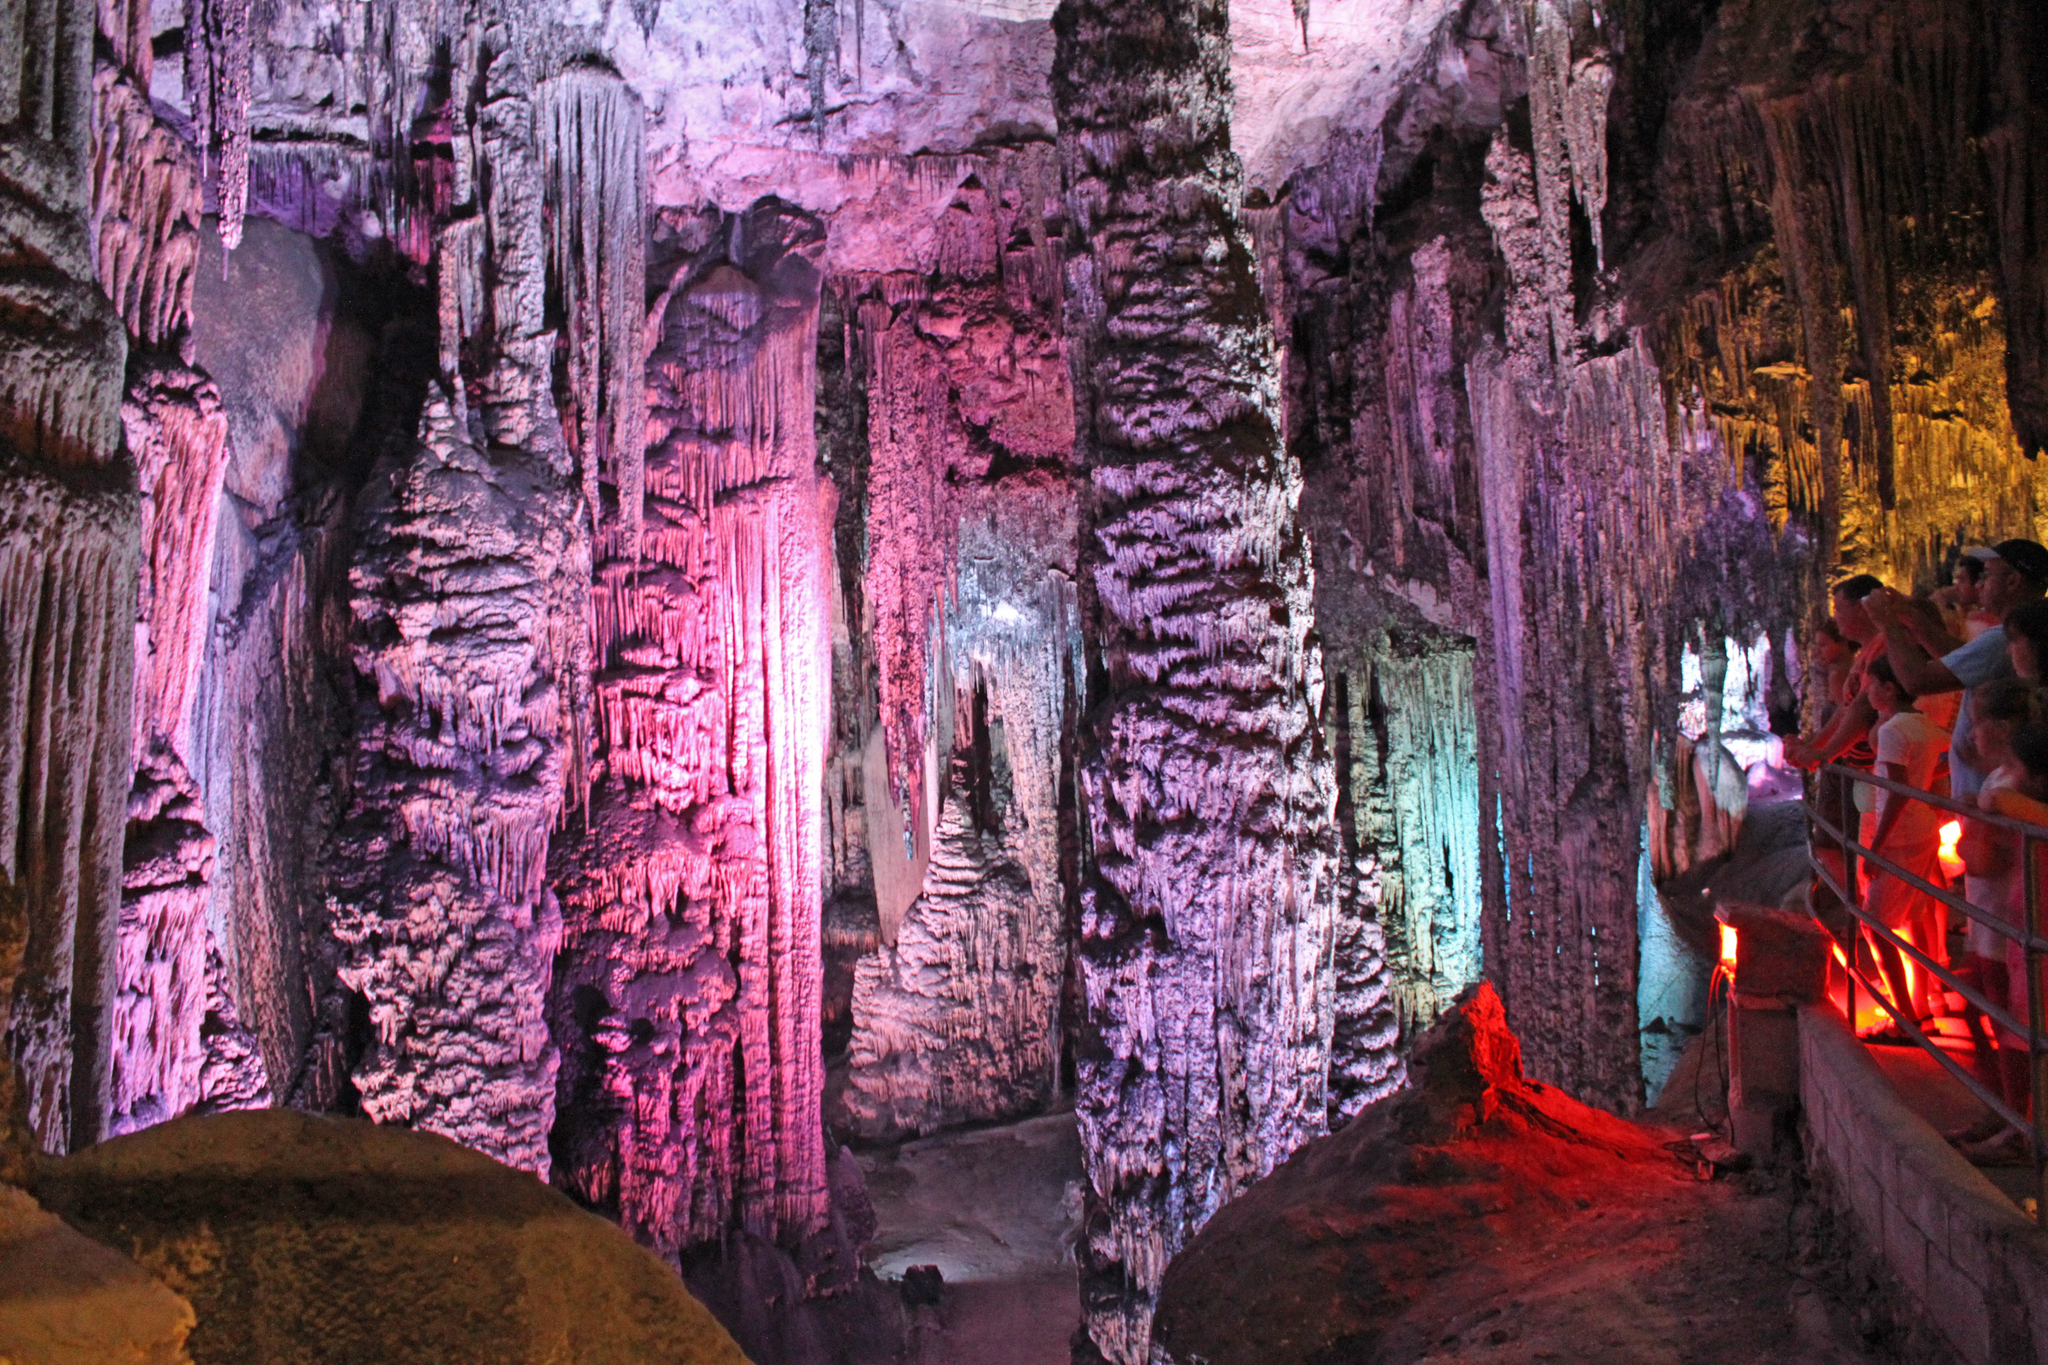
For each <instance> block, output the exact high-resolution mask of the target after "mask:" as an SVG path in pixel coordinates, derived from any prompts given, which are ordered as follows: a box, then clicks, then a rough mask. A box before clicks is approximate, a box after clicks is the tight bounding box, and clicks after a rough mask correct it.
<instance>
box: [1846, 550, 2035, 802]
mask: <svg viewBox="0 0 2048 1365" xmlns="http://www.w3.org/2000/svg"><path fill="white" fill-rule="evenodd" d="M1991 554H1992V556H1993V557H1992V558H1990V559H1987V560H1983V561H1981V562H1982V563H1983V575H1982V577H1981V579H1980V580H1979V582H1978V585H1977V600H1978V603H1979V605H1980V606H1981V607H1982V608H1983V609H1984V610H1986V611H1991V612H1995V613H1997V615H1998V616H1999V617H2000V619H2001V620H2002V619H2003V618H2004V617H2005V614H2006V613H2007V612H2009V611H2011V610H2012V609H2013V608H2014V607H2017V606H2019V605H2020V604H2021V603H2023V602H2030V601H2034V600H2036V599H2038V598H2039V597H2040V596H2041V594H2042V593H2043V591H2048V549H2044V548H2043V547H2042V546H2040V545H2039V544H2037V543H2035V542H2034V541H2031V540H2017V539H2015V540H2002V541H2000V542H1999V543H1998V544H1997V545H1995V546H1993V547H1991ZM1861 606H1862V607H1863V610H1864V612H1865V614H1866V615H1868V616H1869V617H1870V619H1871V620H1872V621H1873V622H1875V623H1876V625H1877V628H1878V630H1879V631H1880V632H1882V634H1883V637H1884V642H1885V655H1886V657H1887V658H1889V659H1890V660H1891V665H1892V669H1893V671H1894V672H1895V673H1897V675H1898V679H1899V681H1900V682H1901V683H1902V684H1904V685H1905V688H1906V690H1907V691H1909V692H1911V693H1912V694H1913V695H1914V696H1916V697H1925V696H1928V695H1931V694H1934V693H1941V692H1954V691H1956V690H1957V689H1959V688H1960V689H1963V690H1964V691H1965V692H1966V693H1967V691H1968V689H1970V688H1973V687H1979V686H1982V685H1983V684H1984V683H1987V682H1990V681H1991V680H1992V679H1993V678H2006V677H2011V676H2012V675H2013V663H2012V659H2011V658H2010V656H2009V655H2008V653H2007V650H2006V632H2005V627H2004V626H2003V625H2000V626H1995V627H1993V628H1992V629H1990V630H1987V631H1985V632H1984V633H1983V634H1982V635H1979V636H1978V637H1977V638H1976V639H1974V640H1969V641H1957V640H1955V639H1954V637H1953V636H1948V635H1946V634H1945V633H1943V632H1945V629H1946V628H1945V627H1944V626H1943V625H1942V624H1941V618H1940V614H1939V613H1938V612H1935V611H1934V610H1933V609H1932V607H1929V606H1926V605H1924V604H1921V603H1916V602H1914V601H1913V599H1911V598H1909V597H1904V596H1902V595H1900V594H1899V593H1896V592H1893V591H1892V590H1891V589H1889V588H1879V589H1877V590H1876V591H1874V592H1872V593H1870V594H1869V595H1868V596H1866V597H1865V598H1864V600H1863V602H1862V603H1861ZM1941 645H1949V646H1950V648H1949V649H1948V650H1947V652H1945V653H1939V654H1937V653H1936V652H1935V649H1936V648H1938V647H1939V646H1941ZM1967 700H1968V698H1967V696H1966V697H1965V701H1967ZM1969 732H1970V727H1969V711H1968V709H1967V707H1966V708H1965V709H1964V710H1963V711H1961V712H1960V713H1958V715H1957V718H1956V726H1955V744H1956V746H1957V749H1958V750H1960V751H1967V748H1968V746H1967V744H1966V743H1965V741H1966V740H1967V738H1968V736H1969ZM1983 780H1984V775H1983V773H1982V772H1981V771H1979V770H1978V769H1977V768H1975V767H1974V766H1972V765H1971V764H1970V762H1969V761H1968V759H1967V757H1965V756H1964V753H1963V752H1958V753H1956V754H1953V755H1952V756H1951V761H1950V764H1949V790H1950V792H1951V794H1953V795H1954V796H1955V797H1956V798H1957V799H1959V800H1963V801H1968V800H1973V799H1974V798H1975V797H1976V795H1977V788H1978V787H1979V786H1980V785H1981V784H1982V782H1983Z"/></svg>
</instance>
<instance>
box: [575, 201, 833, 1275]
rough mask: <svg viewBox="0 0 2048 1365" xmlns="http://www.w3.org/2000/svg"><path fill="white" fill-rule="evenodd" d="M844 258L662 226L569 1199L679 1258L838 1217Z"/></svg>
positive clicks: (766, 233) (610, 656)
mask: <svg viewBox="0 0 2048 1365" xmlns="http://www.w3.org/2000/svg"><path fill="white" fill-rule="evenodd" d="M821 244H822V243H821V233H820V229H819V225H818V224H817V222H816V220H815V219H812V218H810V217H809V216H808V215H805V214H802V213H798V212H796V211H794V210H792V209H790V208H788V207H786V206H784V205H781V204H778V203H775V202H773V201H767V202H764V203H762V204H759V205H756V206H755V207H754V208H753V209H752V210H750V211H748V212H746V213H740V214H731V215H724V214H717V213H711V214H705V215H701V216H699V215H684V214H677V215H674V216H672V217H670V218H668V219H667V220H666V222H665V223H664V225H663V227H662V230H661V231H660V232H659V233H658V234H657V237H656V246H657V249H658V250H659V251H660V253H661V255H660V257H658V259H659V260H660V261H661V269H660V272H659V274H658V275H657V277H656V279H657V281H658V285H659V289H660V293H659V296H658V297H657V299H656V301H655V303H654V306H653V308H652V310H651V312H650V314H649V322H648V329H647V330H648V333H649V337H650V346H651V353H650V357H649V360H648V364H647V376H648V386H649V394H650V402H649V419H648V428H647V438H648V446H647V452H646V458H645V466H644V467H645V470H646V474H645V484H644V488H645V493H644V502H643V506H642V509H641V513H640V517H639V519H638V521H637V531H636V530H635V529H633V525H634V524H633V523H630V522H628V520H627V519H626V518H625V517H624V516H623V514H622V515H621V517H620V518H618V519H617V520H611V521H608V522H607V523H606V525H605V526H604V528H603V530H602V533H601V545H602V547H603V558H602V559H601V561H600V563H599V565H598V570H597V579H596V584H595V587H594V588H593V590H592V617H593V621H594V623H595V632H594V657H595V660H596V661H597V666H598V668H597V673H596V683H595V686H596V692H597V750H596V753H597V760H596V765H595V768H594V771H595V772H596V773H598V774H599V775H600V780H599V782H598V785H597V788H596V790H595V792H594V794H593V797H592V802H591V818H590V823H589V833H588V834H587V835H586V836H585V838H584V840H583V842H582V843H581V844H580V845H579V846H578V847H576V848H575V849H574V850H573V852H572V853H570V854H569V855H568V857H567V858H565V864H566V867H567V868H568V871H567V872H566V874H565V876H564V881H563V886H564V900H565V903H566V906H567V926H566V937H565V939H564V944H563V950H564V951H563V962H564V973H563V977H562V981H561V983H560V988H559V989H558V990H557V992H556V1001H557V1004H556V1006H555V1010H556V1019H557V1021H558V1022H557V1024H556V1034H557V1038H558V1040H559V1042H560V1045H561V1047H562V1049H563V1053H564V1059H565V1064H564V1069H563V1076H562V1081H561V1093H562V1095H563V1097H564V1098H563V1108H564V1109H565V1111H568V1112H569V1114H570V1117H569V1118H568V1120H567V1121H566V1122H565V1123H563V1124H562V1125H561V1126H560V1127H559V1129H558V1131H557V1138H556V1141H557V1144H558V1147H559V1148H560V1149H561V1151H562V1154H563V1156H562V1159H563V1163H564V1165H565V1167H566V1168H567V1169H566V1171H565V1175H566V1176H567V1178H568V1180H569V1181H570V1182H571V1188H574V1189H575V1190H577V1191H578V1192H579V1193H580V1194H581V1195H582V1196H583V1197H584V1198H586V1199H589V1200H591V1201H592V1202H594V1203H597V1204H599V1205H601V1206H605V1207H611V1208H616V1209H617V1210H618V1212H619V1216H620V1218H621V1220H622V1221H623V1222H624V1223H625V1225H626V1226H627V1227H629V1228H631V1229H633V1231H634V1232H635V1233H636V1234H637V1235H639V1236H641V1237H643V1238H644V1239H646V1240H647V1241H649V1242H650V1243H651V1244H653V1245H655V1246H657V1247H659V1248H662V1249H663V1250H665V1251H672V1250H674V1249H676V1248H678V1247H682V1246H689V1245H692V1244H696V1243H700V1242H705V1241H712V1240H716V1239H717V1238H719V1237H721V1236H722V1235H724V1234H725V1233H727V1232H728V1231H729V1230H733V1229H740V1228H744V1229H746V1230H747V1231H749V1232H750V1233H753V1234H756V1235H758V1236H760V1237H763V1238H765V1239H767V1240H768V1241H769V1242H771V1243H772V1242H775V1241H778V1240H787V1241H789V1242H791V1243H794V1242H797V1241H800V1240H801V1239H803V1238H805V1237H807V1236H810V1235H813V1234H817V1233H820V1232H822V1231H823V1230H824V1229H825V1227H826V1223H827V1212H828V1208H827V1191H826V1171H825V1149H824V1145H823V1141H824V1130H823V1122H822V1118H821V1116H820V1110H819V1105H820V1102H821V1098H822V1095H823V1090H824V1061H823V1057H822V1055H821V1049H820V1044H819V1031H820V1028H821V1022H820V1005H821V999H820V997H821V990H822V975H821V967H820V958H819V953H820V928H819V922H820V912H821V901H822V848H821V842H820V818H819V817H820V813H821V811H820V808H821V805H822V798H823V790H824V749H825V741H826V734H827V727H828V723H829V716H828V713H827V708H828V705H829V700H830V691H829V686H830V672H829V669H830V654H829V639H828V636H827V627H828V620H829V618H828V611H829V606H828V603H829V597H828V593H829V587H828V584H829V581H830V579H829V575H830V559H829V548H828V547H829V544H830V537H829V528H830V525H831V502H830V492H831V489H830V485H829V484H828V483H826V482H824V481H823V480H821V479H820V478H819V477H818V473H817V469H816V459H815V435H814V429H813V426H812V416H811V412H812V409H811V405H812V396H811V394H812V383H813V380H812V376H813V373H814V367H815V365H816V357H817V316H818V313H817V310H818V284H819V280H818V271H817V265H816V262H817V257H818V252H819V248H820V246H821ZM622 492H623V489H622ZM848 1269H850V1268H848Z"/></svg>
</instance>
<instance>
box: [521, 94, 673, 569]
mask: <svg viewBox="0 0 2048 1365" xmlns="http://www.w3.org/2000/svg"><path fill="white" fill-rule="evenodd" d="M534 111H535V115H534V116H535V119H536V122H537V124H538V127H539V141H540V148H541V159H542V172H543V174H544V176H545V177H546V186H547V189H546V193H547V199H546V204H547V208H548V210H549V217H548V268H549V272H550V284H551V286H552V288H553V291H554V293H555V294H556V295H557V296H558V297H559V298H560V299H561V301H562V311H563V313H564V315H565V319H566V322H567V328H566V334H567V345H566V349H567V352H568V372H569V384H568V393H569V399H570V401H569V406H568V409H567V410H566V411H565V412H564V413H563V427H564V429H565V430H566V431H567V432H569V433H570V435H571V443H572V445H574V447H575V448H576V450H577V452H578V455H579V458H580V459H581V461H582V463H583V466H584V473H583V489H584V493H583V496H584V501H585V502H586V503H587V504H588V505H589V506H590V507H591V508H593V509H597V508H601V507H603V506H604V505H605V504H604V502H603V500H602V498H601V496H600V493H599V489H598V483H599V476H600V473H602V474H603V475H605V476H608V478H609V481H610V482H611V484H612V486H613V487H614V489H615V490H616V500H617V506H618V509H619V520H618V534H619V535H620V536H622V537H623V542H622V544H621V548H620V553H621V554H623V555H624V556H625V557H626V558H629V559H630V558H633V557H634V556H636V555H637V554H638V552H639V548H638V547H639V539H640V515H641V503H642V501H643V494H642V483H643V475H642V469H643V464H644V461H645V457H646V451H645V447H646V443H647V387H646V379H645V375H646V346H645V337H644V333H645V328H644V326H643V325H642V313H643V312H644V311H645V306H646V292H647V269H646V267H647V249H646V239H647V206H646V200H647V172H646V165H645V151H644V149H643V142H644V139H643V136H642V131H641V108H640V97H639V96H638V95H636V94H635V93H634V92H633V90H632V88H631V87H629V86H627V85H626V84H625V83H624V82H623V81H620V80H619V79H618V78H617V77H614V76H610V75H607V74H605V73H602V72H598V71H594V70H591V69H589V68H584V67H572V68H570V69H569V70H567V71H565V72H563V73H562V74H561V75H559V76H556V77H554V78H553V79H551V80H547V81H543V82H541V84H540V87H539V89H538V90H537V91H536V92H535V98H534Z"/></svg>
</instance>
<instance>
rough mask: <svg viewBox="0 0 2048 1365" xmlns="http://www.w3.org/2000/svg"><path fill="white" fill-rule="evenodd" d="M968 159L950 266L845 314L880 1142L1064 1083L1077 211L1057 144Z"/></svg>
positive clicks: (1073, 655)
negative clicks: (855, 391) (1070, 291)
mask: <svg viewBox="0 0 2048 1365" xmlns="http://www.w3.org/2000/svg"><path fill="white" fill-rule="evenodd" d="M963 169H964V170H965V172H966V173H965V174H964V175H963V176H960V177H959V187H958V189H957V190H956V191H955V194H954V199H953V203H952V206H951V209H950V210H949V212H948V214H947V217H946V219H945V221H944V224H943V226H942V229H941V232H940V236H939V241H938V244H937V259H938V263H939V265H938V269H937V270H936V271H935V272H933V273H932V274H930V275H925V276H913V275H910V274H907V273H898V274H889V275H883V276H880V277H877V278H867V277H856V278H855V279H854V280H853V281H852V282H850V284H849V287H848V288H847V289H846V292H845V301H844V304H843V309H844V315H845V316H846V318H847V332H848V337H849V347H848V349H849V351H850V352H851V353H852V356H853V364H852V366H851V368H852V369H853V370H854V372H855V373H854V378H855V380H856V381H857V382H861V383H862V384H863V387H864V398H865V403H864V415H865V424H864V432H863V435H864V437H865V441H864V443H863V444H862V446H861V448H860V450H859V451H858V454H859V455H860V457H861V465H860V469H861V473H862V478H861V479H860V481H859V485H858V487H857V488H856V487H852V486H851V485H852V484H853V481H852V480H850V479H848V480H845V482H846V483H847V484H848V485H849V486H848V487H847V489H846V490H845V492H843V494H842V496H854V497H857V498H858V500H859V508H858V510H859V511H860V513H861V514H862V529H863V531H864V536H863V539H862V541H861V543H860V544H859V545H858V546H857V547H855V546H849V547H842V551H841V553H842V555H843V556H844V559H843V561H842V563H841V566H840V571H841V576H842V582H843V583H845V584H847V585H848V586H847V593H846V596H847V598H848V600H849V603H850V606H849V610H850V611H851V612H853V613H854V614H855V615H856V618H857V620H858V622H859V624H860V626H861V627H862V628H863V630H862V633H863V634H864V635H865V636H866V637H867V638H868V639H869V640H871V642H872V644H871V646H870V647H869V648H868V649H866V650H864V651H862V652H863V653H864V654H868V655H871V657H872V658H873V660H874V674H875V681H874V697H875V700H874V701H873V702H872V703H869V701H868V698H867V696H865V695H863V693H864V692H865V690H866V689H865V687H864V686H863V684H865V682H866V678H865V677H864V676H860V672H864V670H860V672H857V673H856V677H855V679H854V680H853V681H854V684H855V686H854V688H852V689H849V690H851V691H853V694H854V695H852V696H851V697H848V698H846V699H845V701H843V702H841V703H840V704H841V705H844V706H846V708H847V709H848V710H849V712H851V714H852V716H853V717H854V720H855V725H854V727H853V728H852V731H851V732H850V733H849V735H848V738H847V741H845V744H846V748H847V749H848V751H849V752H848V759H849V760H851V762H850V763H849V765H848V766H849V767H853V768H854V769H855V770H856V771H857V772H858V774H859V778H860V783H861V807H862V814H863V821H862V833H863V834H864V835H865V841H866V845H867V847H866V850H865V853H866V858H865V863H866V866H867V868H868V872H869V876H870V878H871V881H872V886H873V894H874V896H875V900H876V915H877V926H878V931H879V932H878V936H879V938H880V940H881V941H880V942H879V943H878V944H877V945H876V946H875V948H874V949H873V951H872V952H871V953H870V955H869V956H868V957H866V958H865V959H864V960H863V961H862V962H861V963H860V964H859V966H858V967H857V969H856V974H855V979H854V983H853V993H852V999H851V1006H850V1008H851V1012H852V1020H851V1022H852V1025H853V1031H852V1035H851V1043H850V1046H851V1054H850V1057H849V1067H850V1070H849V1076H848V1083H847V1086H846V1089H845V1100H844V1104H845V1110H846V1113H845V1117H844V1122H845V1123H846V1124H847V1125H848V1126H849V1127H850V1128H851V1130H852V1131H855V1132H860V1133H863V1134H865V1135H869V1136H882V1135H890V1134H895V1133H898V1132H904V1131H908V1132H929V1131H932V1130H933V1129H935V1128H938V1127H942V1126H945V1125H948V1124H955V1123H961V1122H972V1121H989V1120H994V1119H1003V1118H1011V1117H1015V1116H1017V1115H1019V1114H1023V1113H1029V1112H1033V1111H1035V1110H1037V1109H1040V1108H1042V1107H1043V1106H1044V1105H1045V1104H1046V1102H1047V1101H1048V1100H1049V1099H1050V1097H1051V1095H1052V1093H1053V1090H1054V1087H1055V1086H1056V1085H1057V1083H1058V1076H1057V1070H1058V1065H1059V1057H1060V1052H1061V1038H1060V1021H1061V1015H1062V995H1063V991H1064V989H1065V985H1066V982H1067V979H1068V973H1067V956H1068V954H1067V948H1066V945H1067V939H1068V936H1067V934H1066V932H1065V930H1066V891H1065V886H1064V884H1063V880H1062V863H1061V858H1062V853H1061V818H1062V811H1063V807H1065V806H1066V805H1068V804H1070V803H1069V801H1068V793H1069V791H1070V789H1071V775H1070V772H1069V768H1070V766H1071V765H1070V764H1068V763H1067V761H1066V756H1065V754H1064V751H1063V743H1064V740H1065V738H1066V736H1067V734H1068V732H1069V730H1070V728H1071V727H1070V716H1071V713H1072V706H1073V702H1074V699H1075V695H1076V692H1077V689H1078V686H1079V681H1078V678H1077V677H1076V671H1077V666H1078V657H1079V653H1080V650H1079V637H1078V630H1079V623H1078V619H1077V611H1076V601H1075V593H1074V577H1075V571H1076V570H1075V563H1076V554H1077V536H1076V525H1075V500H1074V487H1073V483H1072V479H1071V476H1070V474H1069V464H1070V461H1071V456H1072V450H1073V398H1072V389H1071V386H1070V383H1069V379H1068V370H1067V360H1066V355H1065V350H1064V347H1063V345H1062V342H1061V338H1060V331H1059V325H1058V318H1059V297H1060V289H1061V274H1060V267H1059V260H1060V240H1059V230H1060V229H1059V224H1060V222H1061V221H1062V219H1063V214H1062V210H1061V201H1060V196H1059V182H1058V168H1057V165H1056V163H1055V161H1054V158H1053V156H1052V154H1051V149H1050V148H1045V147H1031V148H1025V149H1022V150H1021V151H1018V152H1015V153H1002V154H997V155H992V156H988V157H983V158H976V159H974V161H973V162H971V163H970V164H969V165H967V166H965V167H963ZM855 667H856V670H859V665H858V664H856V665H855ZM870 711H873V712H875V713H876V718H877V720H878V722H879V723H878V724H873V723H870V724H865V725H863V724H862V723H861V722H862V721H864V720H865V719H866V717H867V715H868V713H869V712H870ZM970 1058H972V1059H973V1060H971V1061H970V1060H969V1059H970Z"/></svg>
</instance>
